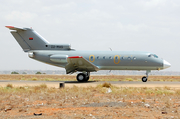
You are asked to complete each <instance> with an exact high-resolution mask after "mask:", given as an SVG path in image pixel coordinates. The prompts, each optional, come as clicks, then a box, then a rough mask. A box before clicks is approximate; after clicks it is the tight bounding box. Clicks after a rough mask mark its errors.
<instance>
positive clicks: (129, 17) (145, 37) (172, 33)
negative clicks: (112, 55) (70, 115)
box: [0, 0, 180, 71]
mask: <svg viewBox="0 0 180 119" xmlns="http://www.w3.org/2000/svg"><path fill="white" fill-rule="evenodd" d="M6 25H12V26H18V27H32V28H33V29H34V30H36V31H37V32H38V33H39V34H41V35H42V36H43V37H44V38H46V40H48V41H49V42H50V43H70V44H71V46H72V48H74V49H76V50H106V51H107V50H109V47H110V48H112V49H113V50H114V51H115V50H116V51H149V52H153V53H155V54H157V55H158V56H159V57H161V58H163V59H165V60H167V61H168V62H170V63H171V65H172V66H171V68H169V69H166V70H167V71H180V68H179V67H180V63H179V62H180V47H179V46H180V1H179V0H111V1H110V0H88V1H87V0H0V36H1V39H0V44H1V47H0V54H1V56H0V58H1V59H0V70H15V69H18V70H20V69H38V70H48V69H55V70H57V69H61V68H57V67H54V66H50V65H47V64H43V63H41V62H38V61H35V60H32V59H30V58H28V55H27V54H26V53H24V52H23V51H22V49H21V47H20V46H19V45H18V43H17V42H16V40H15V39H14V38H13V36H12V35H11V34H10V32H9V29H7V28H5V27H4V26H6ZM61 70H62V69H61Z"/></svg>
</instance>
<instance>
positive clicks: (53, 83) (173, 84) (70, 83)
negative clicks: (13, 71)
mask: <svg viewBox="0 0 180 119" xmlns="http://www.w3.org/2000/svg"><path fill="white" fill-rule="evenodd" d="M107 82H109V83H111V84H112V85H115V86H118V87H165V86H167V87H171V88H180V82H160V81H148V82H145V83H144V82H139V81H107ZM59 83H65V87H72V86H74V85H75V86H78V87H87V86H93V87H95V86H97V85H98V84H103V83H104V81H100V82H94V81H89V82H85V83H79V82H77V81H14V80H13V81H12V80H11V81H10V80H0V86H2V87H5V86H6V85H7V84H12V85H13V86H15V87H20V86H37V85H41V84H46V85H47V86H48V87H54V88H59Z"/></svg>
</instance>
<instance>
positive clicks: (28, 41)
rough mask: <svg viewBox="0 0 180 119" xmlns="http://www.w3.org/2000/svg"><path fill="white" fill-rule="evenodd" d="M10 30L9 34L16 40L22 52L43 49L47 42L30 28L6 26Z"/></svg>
mask: <svg viewBox="0 0 180 119" xmlns="http://www.w3.org/2000/svg"><path fill="white" fill-rule="evenodd" d="M6 27H7V28H9V29H10V30H14V31H11V34H12V35H13V36H14V38H15V39H16V40H17V42H18V43H19V45H20V46H21V47H22V49H23V50H24V52H27V51H29V50H44V49H46V47H47V45H48V44H49V42H48V41H46V40H45V39H44V38H43V37H42V36H41V35H39V34H38V33H37V32H36V31H34V30H33V29H30V28H18V27H13V26H6Z"/></svg>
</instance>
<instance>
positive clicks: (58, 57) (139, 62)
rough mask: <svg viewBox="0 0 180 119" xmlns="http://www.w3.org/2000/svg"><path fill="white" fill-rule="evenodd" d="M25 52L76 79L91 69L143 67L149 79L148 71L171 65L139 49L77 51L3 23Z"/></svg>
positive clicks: (82, 78)
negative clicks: (73, 75)
mask: <svg viewBox="0 0 180 119" xmlns="http://www.w3.org/2000/svg"><path fill="white" fill-rule="evenodd" d="M5 27H6V28H9V29H10V30H11V34H12V35H13V36H14V38H15V39H16V41H17V42H18V43H19V45H20V46H21V48H22V49H23V51H24V52H26V53H28V56H29V57H30V58H32V59H34V60H37V61H40V62H43V63H46V64H50V65H54V66H57V67H62V68H65V70H66V74H72V73H74V72H80V73H79V74H78V75H77V77H76V79H77V81H78V82H87V81H88V80H89V78H90V72H97V71H99V70H144V71H146V76H143V77H142V82H146V81H147V80H148V74H149V73H150V72H151V70H162V69H166V68H169V67H170V66H171V64H170V63H169V62H167V61H166V60H164V59H161V58H159V57H158V56H157V55H156V54H154V53H151V52H141V51H76V50H74V49H71V45H70V44H50V43H49V42H48V41H47V40H46V39H45V38H43V37H42V36H41V35H39V34H38V33H37V32H36V31H34V30H33V29H32V28H19V27H14V26H5Z"/></svg>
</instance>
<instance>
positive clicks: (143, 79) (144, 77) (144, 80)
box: [142, 70, 151, 82]
mask: <svg viewBox="0 0 180 119" xmlns="http://www.w3.org/2000/svg"><path fill="white" fill-rule="evenodd" d="M150 72H151V70H147V71H146V76H143V77H142V82H147V80H148V74H149V73H150Z"/></svg>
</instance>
